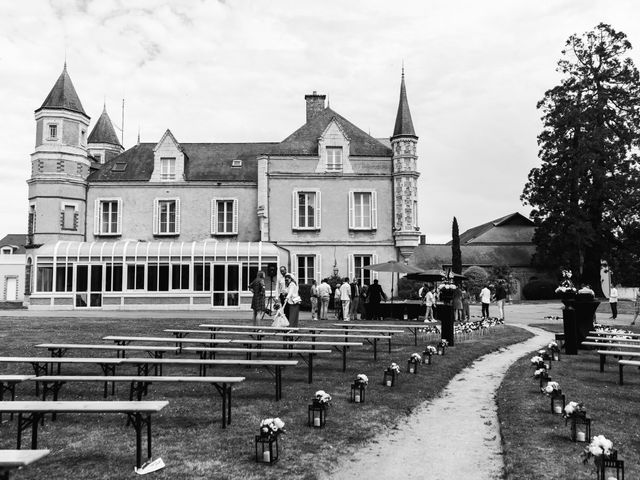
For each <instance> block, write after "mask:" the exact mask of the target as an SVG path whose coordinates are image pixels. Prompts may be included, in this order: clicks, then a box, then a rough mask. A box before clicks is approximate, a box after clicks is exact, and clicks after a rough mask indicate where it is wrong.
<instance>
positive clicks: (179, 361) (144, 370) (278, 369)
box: [120, 358, 298, 400]
mask: <svg viewBox="0 0 640 480" xmlns="http://www.w3.org/2000/svg"><path fill="white" fill-rule="evenodd" d="M120 361H121V362H122V364H131V365H136V366H137V367H138V375H145V376H148V375H149V367H150V366H151V365H154V366H155V365H158V364H162V365H197V366H198V367H199V370H200V375H201V376H205V375H206V373H207V367H210V366H215V365H237V366H251V367H264V368H265V369H266V370H267V371H268V372H269V373H271V374H272V375H273V376H274V377H275V382H276V400H280V399H281V398H282V368H283V367H295V366H296V365H298V360H230V359H229V360H221V359H217V360H201V359H197V358H123V359H120ZM271 367H273V369H274V370H273V371H271Z"/></svg>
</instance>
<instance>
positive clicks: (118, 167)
mask: <svg viewBox="0 0 640 480" xmlns="http://www.w3.org/2000/svg"><path fill="white" fill-rule="evenodd" d="M126 169H127V162H116V164H115V165H114V166H113V168H112V171H114V172H124V171H125V170H126Z"/></svg>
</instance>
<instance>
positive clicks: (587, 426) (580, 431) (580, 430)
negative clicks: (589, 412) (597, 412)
mask: <svg viewBox="0 0 640 480" xmlns="http://www.w3.org/2000/svg"><path fill="white" fill-rule="evenodd" d="M590 439H591V419H590V418H587V416H586V415H574V416H572V417H571V441H572V442H588V441H589V440H590Z"/></svg>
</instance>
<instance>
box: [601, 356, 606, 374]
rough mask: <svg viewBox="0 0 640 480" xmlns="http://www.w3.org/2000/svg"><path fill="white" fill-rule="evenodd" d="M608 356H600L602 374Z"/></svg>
mask: <svg viewBox="0 0 640 480" xmlns="http://www.w3.org/2000/svg"><path fill="white" fill-rule="evenodd" d="M606 358H607V356H606V355H604V354H602V353H601V354H600V373H602V372H604V364H605V362H606Z"/></svg>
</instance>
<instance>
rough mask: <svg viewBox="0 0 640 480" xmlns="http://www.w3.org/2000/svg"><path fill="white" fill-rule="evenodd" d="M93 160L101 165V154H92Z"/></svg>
mask: <svg viewBox="0 0 640 480" xmlns="http://www.w3.org/2000/svg"><path fill="white" fill-rule="evenodd" d="M93 158H95V159H96V162H98V163H102V154H101V153H94V154H93Z"/></svg>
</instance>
